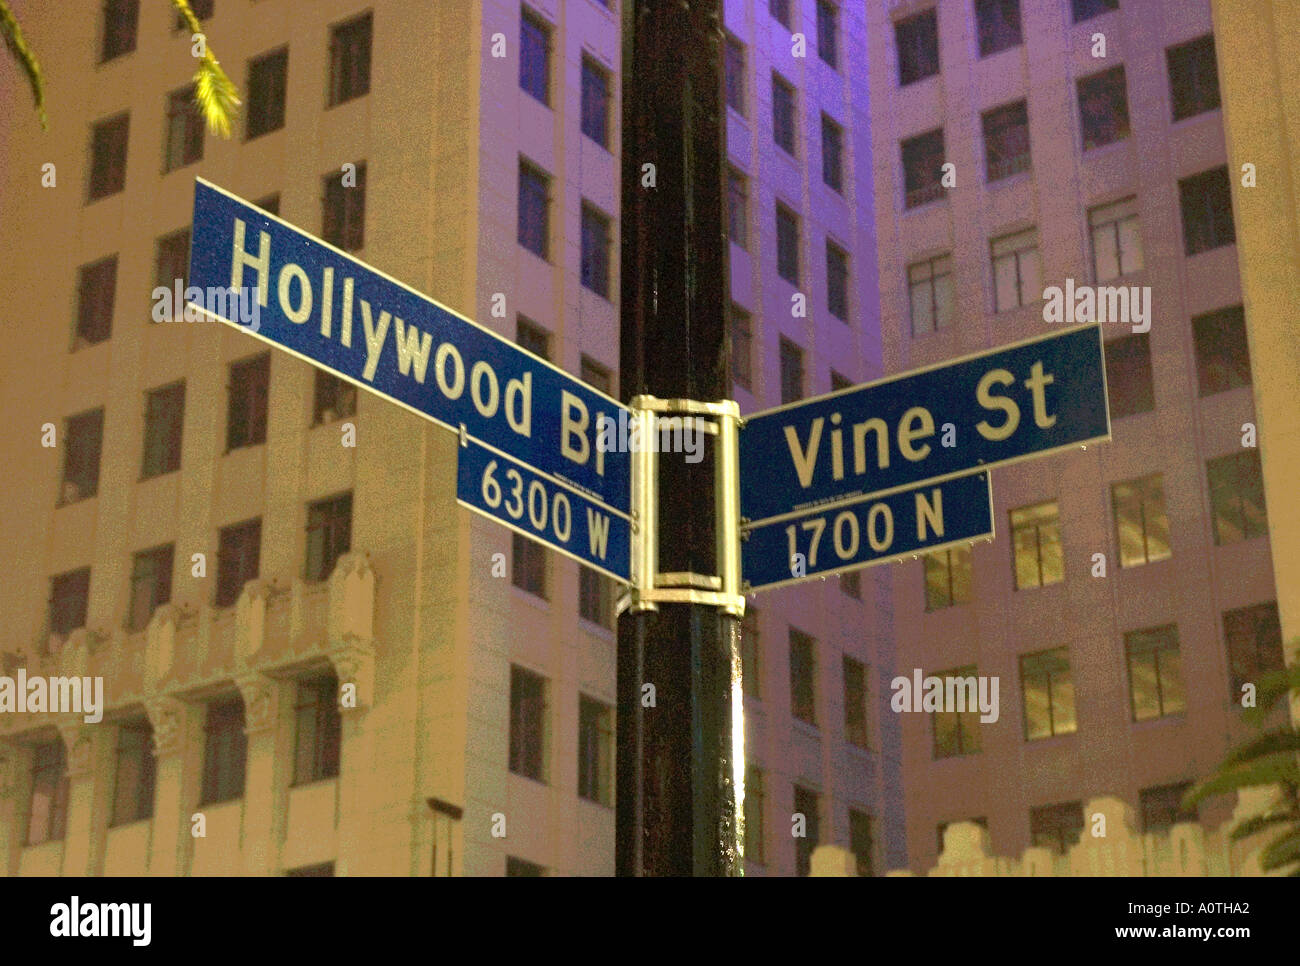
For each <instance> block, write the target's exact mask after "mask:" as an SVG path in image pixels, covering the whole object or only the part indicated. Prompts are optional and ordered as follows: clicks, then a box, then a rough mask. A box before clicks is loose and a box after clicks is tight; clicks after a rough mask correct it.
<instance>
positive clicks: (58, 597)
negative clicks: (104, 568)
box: [49, 567, 90, 637]
mask: <svg viewBox="0 0 1300 966" xmlns="http://www.w3.org/2000/svg"><path fill="white" fill-rule="evenodd" d="M89 600H90V568H89V567H82V568H81V569H80V570H72V571H69V572H68V573H66V574H59V575H58V576H57V577H55V578H54V579H53V580H51V581H50V617H49V622H50V633H51V634H57V635H59V636H60V637H67V636H68V635H69V634H71V633H72V632H73V631H75V630H76V629H77V628H78V627H85V626H86V604H87V602H88V601H89Z"/></svg>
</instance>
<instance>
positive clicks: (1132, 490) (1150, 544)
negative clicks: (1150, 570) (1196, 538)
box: [1110, 473, 1170, 567]
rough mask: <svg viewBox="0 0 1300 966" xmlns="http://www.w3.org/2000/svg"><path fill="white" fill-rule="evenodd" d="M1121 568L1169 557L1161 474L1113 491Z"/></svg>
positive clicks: (1167, 527)
mask: <svg viewBox="0 0 1300 966" xmlns="http://www.w3.org/2000/svg"><path fill="white" fill-rule="evenodd" d="M1110 498H1111V506H1112V507H1114V510H1115V533H1116V539H1117V542H1118V544H1119V564H1120V566H1121V567H1138V566H1141V565H1142V564H1147V563H1154V562H1155V561H1157V560H1165V559H1167V558H1168V557H1169V554H1170V550H1169V517H1168V515H1167V514H1166V513H1165V489H1164V482H1163V478H1162V477H1161V475H1160V474H1159V473H1153V474H1152V475H1150V476H1144V477H1141V478H1140V479H1136V480H1126V481H1125V482H1123V483H1116V484H1115V485H1113V486H1112V487H1111V488H1110Z"/></svg>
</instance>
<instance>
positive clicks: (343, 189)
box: [321, 161, 366, 252]
mask: <svg viewBox="0 0 1300 966" xmlns="http://www.w3.org/2000/svg"><path fill="white" fill-rule="evenodd" d="M345 179H346V181H347V182H348V183H347V184H344V181H345ZM354 180H355V184H354V183H353V181H354ZM322 181H323V183H324V203H323V205H322V206H321V237H322V238H324V239H325V240H326V241H327V242H329V243H330V244H331V245H333V246H334V247H335V248H341V249H343V250H344V251H345V252H355V251H359V250H360V249H361V247H362V246H363V245H365V242H366V163H365V162H364V161H359V162H357V164H356V171H355V172H351V171H349V172H346V173H344V172H331V173H330V174H327V175H325V177H324V178H323V179H322Z"/></svg>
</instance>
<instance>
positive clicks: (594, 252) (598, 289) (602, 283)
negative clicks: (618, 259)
mask: <svg viewBox="0 0 1300 966" xmlns="http://www.w3.org/2000/svg"><path fill="white" fill-rule="evenodd" d="M582 284H583V287H584V288H588V289H590V290H591V291H593V292H595V293H596V294H597V295H599V296H602V297H603V298H609V219H608V218H607V217H605V215H603V214H602V213H601V212H599V211H597V210H596V209H595V208H593V207H592V206H591V205H588V204H584V205H583V206H582Z"/></svg>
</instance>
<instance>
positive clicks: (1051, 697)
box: [1020, 647, 1078, 741]
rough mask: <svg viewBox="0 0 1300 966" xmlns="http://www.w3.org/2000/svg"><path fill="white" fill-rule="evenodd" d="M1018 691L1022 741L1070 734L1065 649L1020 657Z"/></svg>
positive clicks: (1070, 696) (1070, 693)
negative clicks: (1022, 715)
mask: <svg viewBox="0 0 1300 966" xmlns="http://www.w3.org/2000/svg"><path fill="white" fill-rule="evenodd" d="M1020 690H1021V695H1022V697H1023V698H1024V707H1025V740H1026V741H1033V740H1035V739H1037V738H1050V737H1052V736H1053V735H1072V734H1074V732H1075V731H1076V730H1077V728H1078V722H1077V721H1076V719H1075V713H1074V679H1073V678H1072V677H1071V676H1070V651H1069V648H1065V647H1058V648H1055V649H1053V650H1050V651H1039V652H1038V653H1036V654H1023V655H1021V657H1020Z"/></svg>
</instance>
